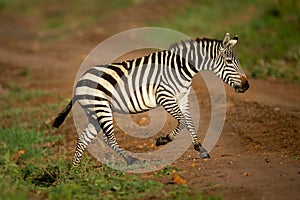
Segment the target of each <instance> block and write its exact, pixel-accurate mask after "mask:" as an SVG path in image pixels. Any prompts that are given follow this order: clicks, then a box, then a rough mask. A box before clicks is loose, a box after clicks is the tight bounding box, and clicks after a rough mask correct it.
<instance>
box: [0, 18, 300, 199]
mask: <svg viewBox="0 0 300 200" xmlns="http://www.w3.org/2000/svg"><path fill="white" fill-rule="evenodd" d="M2 24H5V23H2ZM6 25H7V26H11V24H7V23H6ZM14 25H15V26H19V28H20V29H22V28H24V27H22V25H19V24H18V23H15V24H14ZM21 32H22V31H21ZM23 33H24V32H23ZM1 34H2V36H1V38H2V39H1V41H4V42H3V44H2V45H1V47H0V55H1V56H0V57H1V58H0V61H1V71H2V72H3V73H2V76H1V84H5V82H6V81H10V80H11V79H15V78H16V80H18V75H16V74H19V73H18V72H19V71H22V70H23V69H24V68H28V69H29V72H30V77H31V79H30V80H29V79H23V78H22V81H23V83H22V87H25V88H41V89H44V90H47V91H50V92H52V93H53V94H54V95H53V97H52V98H50V99H44V101H45V102H57V101H59V100H61V99H60V98H58V97H56V95H58V94H60V95H61V96H62V97H64V98H69V97H70V96H71V92H72V87H73V81H74V77H75V74H76V72H77V69H78V67H79V66H80V64H81V61H82V60H83V59H84V57H85V56H86V55H87V53H88V52H89V51H90V50H91V49H92V48H93V47H94V46H95V45H96V44H97V42H95V40H96V39H95V38H94V40H92V42H87V41H88V40H89V39H88V38H89V37H92V36H93V34H91V35H88V36H78V38H76V39H72V40H69V41H64V42H60V43H55V44H46V45H41V44H40V43H39V42H37V41H35V40H34V35H32V34H30V33H28V32H27V34H28V35H26V34H25V33H24V35H23V34H21V35H9V33H5V32H3V31H2V32H1ZM4 37H6V38H4ZM26 38H27V40H26ZM100 38H101V39H104V38H105V36H103V37H100ZM14 72H17V73H14ZM202 83H203V82H202V81H201V78H200V76H197V77H196V78H195V80H194V82H193V87H194V89H195V90H196V91H197V95H198V98H199V99H200V102H199V104H200V107H205V105H209V96H208V95H205V88H203V85H202ZM0 86H1V85H0ZM1 89H3V87H2V86H1V87H0V93H1ZM226 90H227V95H228V98H227V117H226V122H225V126H224V129H223V133H222V135H221V137H220V139H219V141H218V143H217V145H216V146H215V148H214V149H213V150H212V152H211V156H212V158H211V159H210V160H206V161H203V160H200V159H198V158H197V154H196V153H195V152H194V151H193V149H192V148H189V150H188V151H187V152H186V153H185V154H184V155H183V156H181V158H180V159H179V160H177V161H176V162H175V163H174V165H175V166H176V167H177V168H179V169H181V170H182V171H181V174H182V175H183V176H184V178H185V179H186V180H187V182H188V184H189V186H190V187H191V188H193V189H194V190H197V191H199V190H200V191H202V193H204V194H219V193H223V194H224V197H225V198H226V199H283V198H284V199H299V195H300V193H299V188H300V158H299V156H300V142H299V141H300V103H299V102H300V85H297V84H291V83H285V82H282V81H277V80H250V89H249V91H248V92H246V93H245V94H235V93H234V92H233V91H232V89H231V88H229V87H227V86H226ZM203 112H206V111H205V109H204V111H203ZM68 123H69V124H70V123H72V120H68ZM206 123H207V121H205V120H204V122H203V124H202V125H201V127H203V130H200V132H204V131H205V127H206V126H207V124H206ZM66 126H67V128H66V130H69V131H68V132H67V133H61V134H66V138H65V140H64V141H63V142H62V143H61V144H60V146H59V147H58V149H60V150H61V151H68V152H69V153H70V155H71V154H72V151H73V149H74V147H75V141H76V139H75V137H76V135H75V133H74V128H73V126H72V125H66ZM174 126H175V122H174V121H172V122H171V123H169V124H168V126H166V130H165V132H167V131H168V130H171V129H172V128H173V127H174ZM117 134H118V135H120V134H119V133H117ZM119 140H120V144H121V146H123V147H125V148H127V149H129V150H134V149H136V148H137V145H135V144H132V143H131V144H130V143H129V142H127V141H126V137H122V136H119ZM151 143H153V140H152V139H151V140H150V139H149V141H148V144H149V145H150V144H151ZM146 146H147V145H146ZM145 148H146V150H147V148H148V147H145ZM142 176H143V177H144V178H152V176H151V174H145V175H142ZM170 179H171V177H166V178H164V179H162V180H160V181H161V182H163V183H168V182H169V181H170Z"/></svg>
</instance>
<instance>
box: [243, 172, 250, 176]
mask: <svg viewBox="0 0 300 200" xmlns="http://www.w3.org/2000/svg"><path fill="white" fill-rule="evenodd" d="M243 175H244V176H251V173H250V172H244V173H243Z"/></svg>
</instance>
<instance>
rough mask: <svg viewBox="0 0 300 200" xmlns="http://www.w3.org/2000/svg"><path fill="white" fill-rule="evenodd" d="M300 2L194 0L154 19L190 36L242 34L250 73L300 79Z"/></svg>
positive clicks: (242, 53)
mask: <svg viewBox="0 0 300 200" xmlns="http://www.w3.org/2000/svg"><path fill="white" fill-rule="evenodd" d="M299 10H300V2H299V1H296V0H287V1H272V0H266V1H259V0H255V1H238V0H234V1H230V3H229V1H221V0H217V1H191V3H190V5H189V6H188V7H187V8H186V9H185V11H184V12H183V13H179V14H177V15H175V16H173V17H170V18H169V19H168V20H162V21H159V22H155V23H152V24H151V25H152V26H162V27H167V28H172V29H175V30H178V31H181V32H183V33H185V34H188V35H190V36H191V37H198V36H206V37H214V38H220V39H222V37H223V35H224V33H225V32H230V33H231V34H238V35H239V38H240V40H239V43H238V45H237V46H236V52H237V54H238V55H239V58H240V61H241V64H242V66H243V68H244V69H245V71H246V72H247V74H249V76H252V77H254V78H268V77H274V78H280V79H284V80H288V81H296V82H300V36H299V30H300V23H299V22H300V13H299Z"/></svg>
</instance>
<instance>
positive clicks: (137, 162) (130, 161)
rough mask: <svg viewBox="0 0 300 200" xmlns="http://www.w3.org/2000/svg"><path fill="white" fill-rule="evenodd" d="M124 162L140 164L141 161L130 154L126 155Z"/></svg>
mask: <svg viewBox="0 0 300 200" xmlns="http://www.w3.org/2000/svg"><path fill="white" fill-rule="evenodd" d="M125 161H126V163H127V164H128V165H133V164H140V163H141V161H140V160H139V159H137V158H134V157H132V156H128V157H127V158H126V159H125Z"/></svg>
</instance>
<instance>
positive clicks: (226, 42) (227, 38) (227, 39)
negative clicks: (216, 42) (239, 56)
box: [223, 33, 239, 48]
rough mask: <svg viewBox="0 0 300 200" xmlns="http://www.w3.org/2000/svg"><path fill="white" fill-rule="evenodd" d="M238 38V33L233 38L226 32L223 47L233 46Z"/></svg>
mask: <svg viewBox="0 0 300 200" xmlns="http://www.w3.org/2000/svg"><path fill="white" fill-rule="evenodd" d="M238 38H239V37H238V36H237V35H235V36H234V37H233V39H230V35H229V33H226V34H225V36H224V39H223V47H224V48H227V47H233V46H234V45H235V44H236V43H237V41H238Z"/></svg>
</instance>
